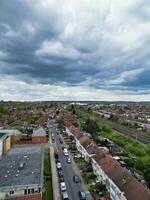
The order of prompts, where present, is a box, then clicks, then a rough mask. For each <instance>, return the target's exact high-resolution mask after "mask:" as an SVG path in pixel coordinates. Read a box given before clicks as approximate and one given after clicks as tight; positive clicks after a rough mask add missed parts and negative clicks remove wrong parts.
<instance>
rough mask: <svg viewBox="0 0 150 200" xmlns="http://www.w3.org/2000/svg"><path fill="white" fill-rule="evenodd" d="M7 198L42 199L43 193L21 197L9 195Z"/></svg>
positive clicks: (13, 199)
mask: <svg viewBox="0 0 150 200" xmlns="http://www.w3.org/2000/svg"><path fill="white" fill-rule="evenodd" d="M6 199H7V200H42V196H41V194H35V195H27V196H21V197H9V198H6Z"/></svg>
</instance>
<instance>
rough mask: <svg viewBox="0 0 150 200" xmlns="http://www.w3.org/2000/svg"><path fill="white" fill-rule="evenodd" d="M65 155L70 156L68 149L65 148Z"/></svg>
mask: <svg viewBox="0 0 150 200" xmlns="http://www.w3.org/2000/svg"><path fill="white" fill-rule="evenodd" d="M63 153H64V156H69V154H68V149H67V148H64V150H63Z"/></svg>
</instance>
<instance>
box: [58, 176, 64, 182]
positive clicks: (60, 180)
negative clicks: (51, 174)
mask: <svg viewBox="0 0 150 200" xmlns="http://www.w3.org/2000/svg"><path fill="white" fill-rule="evenodd" d="M64 181H65V180H64V177H63V175H62V176H60V177H59V183H61V182H64Z"/></svg>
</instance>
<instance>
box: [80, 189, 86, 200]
mask: <svg viewBox="0 0 150 200" xmlns="http://www.w3.org/2000/svg"><path fill="white" fill-rule="evenodd" d="M79 198H80V200H86V193H85V192H84V191H79Z"/></svg>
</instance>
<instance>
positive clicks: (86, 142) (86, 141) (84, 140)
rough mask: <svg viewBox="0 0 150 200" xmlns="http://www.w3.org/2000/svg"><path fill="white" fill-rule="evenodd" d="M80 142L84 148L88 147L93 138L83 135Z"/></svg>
mask: <svg viewBox="0 0 150 200" xmlns="http://www.w3.org/2000/svg"><path fill="white" fill-rule="evenodd" d="M79 142H80V144H81V145H82V146H83V147H84V148H86V147H87V146H88V145H89V144H90V143H91V140H90V139H89V138H88V137H87V136H82V137H80V139H79Z"/></svg>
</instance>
